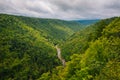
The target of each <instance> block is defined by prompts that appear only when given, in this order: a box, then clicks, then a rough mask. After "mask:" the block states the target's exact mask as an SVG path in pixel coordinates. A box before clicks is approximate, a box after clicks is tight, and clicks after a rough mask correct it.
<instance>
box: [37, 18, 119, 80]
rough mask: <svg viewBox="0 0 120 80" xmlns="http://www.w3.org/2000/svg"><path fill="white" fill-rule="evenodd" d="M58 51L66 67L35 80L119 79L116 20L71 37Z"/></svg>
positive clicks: (117, 28)
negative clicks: (64, 59)
mask: <svg viewBox="0 0 120 80" xmlns="http://www.w3.org/2000/svg"><path fill="white" fill-rule="evenodd" d="M61 48H62V50H61V51H64V52H62V53H63V56H64V55H65V56H64V57H65V58H66V59H67V60H68V61H67V62H66V66H65V67H64V68H63V67H62V66H58V67H56V68H54V69H53V70H52V72H47V73H44V74H43V75H42V76H41V77H40V78H39V80H54V79H56V80H119V79H120V17H116V18H111V19H105V20H101V21H99V22H98V23H96V24H94V25H91V26H89V27H87V28H86V29H84V30H82V31H80V32H77V33H75V34H74V35H72V37H70V39H68V40H67V41H66V43H64V44H63V46H62V47H61Z"/></svg>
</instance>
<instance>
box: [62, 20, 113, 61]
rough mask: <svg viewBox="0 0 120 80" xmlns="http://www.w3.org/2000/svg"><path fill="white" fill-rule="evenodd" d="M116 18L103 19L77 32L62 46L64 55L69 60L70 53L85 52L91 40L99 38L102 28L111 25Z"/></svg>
mask: <svg viewBox="0 0 120 80" xmlns="http://www.w3.org/2000/svg"><path fill="white" fill-rule="evenodd" d="M114 19H115V18H111V19H105V20H101V21H99V22H97V23H95V24H93V25H91V26H88V27H86V28H85V29H82V30H81V31H79V32H76V33H75V34H73V35H72V36H70V38H68V39H67V40H66V42H65V43H64V44H63V45H62V46H61V48H62V56H64V58H65V59H67V60H69V59H70V55H72V54H74V53H76V54H78V53H81V54H83V53H84V52H85V50H86V49H87V48H88V47H89V44H90V42H91V41H94V40H96V39H98V38H99V37H100V36H101V35H102V33H101V32H102V30H103V29H104V28H105V27H106V26H107V25H109V24H110V23H111V22H112V21H113V20H114Z"/></svg>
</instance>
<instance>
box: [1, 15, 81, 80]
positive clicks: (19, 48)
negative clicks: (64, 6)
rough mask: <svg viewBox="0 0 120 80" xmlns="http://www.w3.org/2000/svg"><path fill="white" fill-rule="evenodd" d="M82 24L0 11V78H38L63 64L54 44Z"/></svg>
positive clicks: (4, 79) (24, 79) (79, 27)
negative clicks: (1, 12) (14, 14)
mask: <svg viewBox="0 0 120 80" xmlns="http://www.w3.org/2000/svg"><path fill="white" fill-rule="evenodd" d="M73 27H74V28H75V27H77V28H78V30H79V29H81V25H80V24H79V23H76V22H68V21H62V20H54V19H53V20H51V19H40V18H29V17H22V16H13V15H6V14H0V79H1V80H8V79H10V80H13V79H14V80H29V79H37V78H38V77H40V75H41V74H42V73H44V72H47V71H51V70H52V68H54V67H55V66H57V65H59V64H60V61H59V59H58V58H57V52H56V49H55V47H54V44H57V43H59V42H62V41H63V40H65V39H66V38H67V37H68V36H70V35H72V34H73V33H74V32H75V31H76V30H73Z"/></svg>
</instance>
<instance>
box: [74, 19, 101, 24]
mask: <svg viewBox="0 0 120 80" xmlns="http://www.w3.org/2000/svg"><path fill="white" fill-rule="evenodd" d="M98 21H100V19H93V20H76V22H79V23H80V24H83V25H91V24H94V23H96V22H98Z"/></svg>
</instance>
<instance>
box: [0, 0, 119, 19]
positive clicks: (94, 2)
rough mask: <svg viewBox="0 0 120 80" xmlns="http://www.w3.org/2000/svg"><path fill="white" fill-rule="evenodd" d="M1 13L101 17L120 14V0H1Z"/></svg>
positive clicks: (70, 17)
mask: <svg viewBox="0 0 120 80" xmlns="http://www.w3.org/2000/svg"><path fill="white" fill-rule="evenodd" d="M0 13H7V14H17V15H24V16H32V17H40V18H57V19H66V20H72V19H99V18H108V17H113V16H120V0H0Z"/></svg>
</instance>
